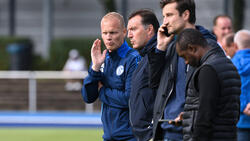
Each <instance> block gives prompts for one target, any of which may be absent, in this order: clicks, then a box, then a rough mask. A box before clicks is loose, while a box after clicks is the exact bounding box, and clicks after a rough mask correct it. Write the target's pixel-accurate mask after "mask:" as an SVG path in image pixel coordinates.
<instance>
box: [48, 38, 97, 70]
mask: <svg viewBox="0 0 250 141" xmlns="http://www.w3.org/2000/svg"><path fill="white" fill-rule="evenodd" d="M95 39H96V38H62V39H55V40H53V41H52V43H51V47H50V54H49V56H50V57H49V62H48V64H49V68H48V69H50V70H62V68H63V66H64V64H65V62H66V60H67V59H68V53H69V51H70V50H71V49H77V50H78V51H79V54H80V55H81V56H83V57H84V58H85V59H86V62H87V64H88V65H89V64H90V61H91V56H90V50H91V46H92V44H93V42H94V40H95Z"/></svg>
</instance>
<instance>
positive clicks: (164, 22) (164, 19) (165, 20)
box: [163, 17, 168, 25]
mask: <svg viewBox="0 0 250 141" xmlns="http://www.w3.org/2000/svg"><path fill="white" fill-rule="evenodd" d="M163 24H164V25H167V24H168V19H167V18H166V17H164V18H163Z"/></svg>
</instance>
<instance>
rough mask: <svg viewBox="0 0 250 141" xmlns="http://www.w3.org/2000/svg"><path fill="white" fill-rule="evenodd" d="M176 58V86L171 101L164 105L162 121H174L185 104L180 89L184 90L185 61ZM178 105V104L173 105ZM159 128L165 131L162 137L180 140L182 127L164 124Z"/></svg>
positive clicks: (183, 95)
mask: <svg viewBox="0 0 250 141" xmlns="http://www.w3.org/2000/svg"><path fill="white" fill-rule="evenodd" d="M177 58H178V67H177V68H176V70H177V76H176V84H175V94H172V95H171V101H169V102H168V103H167V104H166V108H165V110H164V119H172V120H174V119H175V118H176V117H177V116H178V115H179V114H180V113H181V112H182V111H183V108H184V104H185V91H183V89H180V88H185V84H186V83H185V82H186V80H185V79H186V73H187V72H186V65H185V60H184V59H183V58H182V57H179V56H178V57H177ZM174 103H178V104H174ZM161 128H162V129H163V130H164V131H165V132H164V136H165V137H167V138H171V139H178V140H182V135H181V133H182V127H181V126H178V127H177V126H174V125H172V124H168V123H167V122H164V123H162V124H161ZM169 129H174V130H175V131H176V132H177V133H176V132H173V131H170V132H169Z"/></svg>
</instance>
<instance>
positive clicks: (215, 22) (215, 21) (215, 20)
mask: <svg viewBox="0 0 250 141" xmlns="http://www.w3.org/2000/svg"><path fill="white" fill-rule="evenodd" d="M219 18H228V19H230V21H232V18H231V17H230V16H228V15H218V16H216V17H214V20H213V24H214V26H215V25H216V24H217V20H218V19H219Z"/></svg>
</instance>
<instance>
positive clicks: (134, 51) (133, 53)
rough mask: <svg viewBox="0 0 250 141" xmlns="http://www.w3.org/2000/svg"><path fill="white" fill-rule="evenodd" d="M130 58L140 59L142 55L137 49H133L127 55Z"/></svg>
mask: <svg viewBox="0 0 250 141" xmlns="http://www.w3.org/2000/svg"><path fill="white" fill-rule="evenodd" d="M127 55H128V56H131V57H140V54H139V52H138V51H136V50H135V49H133V48H131V49H130V50H129V51H128V53H127Z"/></svg>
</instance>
